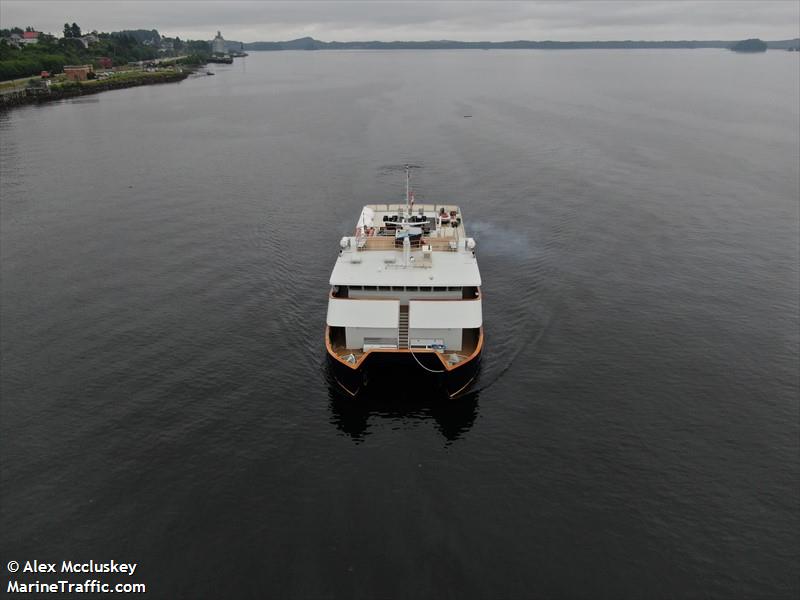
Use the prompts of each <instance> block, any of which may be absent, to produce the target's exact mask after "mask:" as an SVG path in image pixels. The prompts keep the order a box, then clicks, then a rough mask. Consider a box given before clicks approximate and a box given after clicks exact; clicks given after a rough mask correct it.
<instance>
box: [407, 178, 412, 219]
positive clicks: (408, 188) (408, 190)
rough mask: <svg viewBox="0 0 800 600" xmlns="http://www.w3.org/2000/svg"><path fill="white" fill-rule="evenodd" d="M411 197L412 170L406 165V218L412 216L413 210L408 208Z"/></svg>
mask: <svg viewBox="0 0 800 600" xmlns="http://www.w3.org/2000/svg"><path fill="white" fill-rule="evenodd" d="M410 195H411V169H410V168H409V166H408V165H406V217H410V216H411V208H410V207H409V206H408V200H409V198H410Z"/></svg>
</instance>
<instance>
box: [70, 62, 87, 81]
mask: <svg viewBox="0 0 800 600" xmlns="http://www.w3.org/2000/svg"><path fill="white" fill-rule="evenodd" d="M91 72H92V65H64V75H66V76H67V79H69V80H70V81H86V80H87V79H88V78H89V73H91Z"/></svg>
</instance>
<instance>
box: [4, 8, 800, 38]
mask: <svg viewBox="0 0 800 600" xmlns="http://www.w3.org/2000/svg"><path fill="white" fill-rule="evenodd" d="M65 21H69V22H70V23H72V22H73V21H75V22H77V23H78V25H80V26H81V28H82V29H83V30H84V31H91V30H93V29H97V30H98V31H116V30H120V29H158V30H159V32H160V33H161V34H162V35H167V36H174V35H179V36H180V37H181V38H191V39H211V38H212V37H213V36H214V34H215V32H216V30H217V29H220V30H222V34H223V36H224V37H225V38H226V39H230V40H241V41H245V42H255V41H276V40H289V39H294V38H298V37H303V36H307V35H308V36H312V37H314V38H317V39H320V40H324V41H332V40H337V41H356V40H384V41H390V40H438V39H451V40H467V41H476V40H489V41H503V40H517V39H525V40H564V41H566V40H580V41H584V40H627V39H632V40H666V39H669V40H678V39H697V40H702V39H705V40H711V39H724V40H736V39H743V38H749V37H758V38H762V39H767V40H775V39H788V38H794V37H798V36H800V2H798V0H777V1H765V0H757V1H751V0H740V1H726V0H642V1H638V0H630V1H611V2H606V1H596V0H592V1H588V0H586V1H577V0H575V1H560V2H556V1H542V2H534V1H529V2H501V1H490V2H464V1H460V2H455V1H451V2H437V1H424V2H418V1H399V2H398V1H389V2H375V1H360V2H359V1H355V2H352V1H351V2H336V1H333V0H327V1H325V0H323V1H311V0H306V1H298V0H295V1H293V2H268V1H258V2H239V1H229V2H222V1H216V2H199V1H196V0H180V1H176V0H170V1H165V0H137V1H125V2H115V1H113V0H110V1H109V0H95V1H80V2H77V1H70V0H24V1H18V0H2V1H0V23H1V24H2V26H3V27H12V26H21V27H25V26H26V25H32V26H34V27H35V28H36V29H38V30H40V31H46V32H51V33H55V34H60V32H61V30H62V29H63V25H64V22H65Z"/></svg>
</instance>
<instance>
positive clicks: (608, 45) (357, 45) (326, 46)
mask: <svg viewBox="0 0 800 600" xmlns="http://www.w3.org/2000/svg"><path fill="white" fill-rule="evenodd" d="M798 42H800V40H778V41H774V42H766V44H767V46H768V47H769V48H778V49H783V50H785V49H787V48H790V47H793V46H796V45H797V44H798ZM736 43H738V42H737V41H736V40H705V41H702V40H680V41H660V42H647V41H631V40H624V41H607V42H603V41H597V42H554V41H543V42H534V41H527V40H517V41H510V42H459V41H454V40H430V41H426V42H402V41H396V42H379V41H367V42H322V41H320V40H315V39H314V38H311V37H303V38H299V39H296V40H290V41H286V42H249V43H245V44H244V48H245V50H490V49H498V50H503V49H534V50H586V49H628V48H630V49H643V48H731V47H732V46H733V45H734V44H736Z"/></svg>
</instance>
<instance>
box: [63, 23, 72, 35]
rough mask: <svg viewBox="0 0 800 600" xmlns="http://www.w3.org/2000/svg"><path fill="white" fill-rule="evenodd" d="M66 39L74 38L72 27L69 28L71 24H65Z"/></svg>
mask: <svg viewBox="0 0 800 600" xmlns="http://www.w3.org/2000/svg"><path fill="white" fill-rule="evenodd" d="M64 37H65V38H71V37H72V27H70V26H69V23H64Z"/></svg>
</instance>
